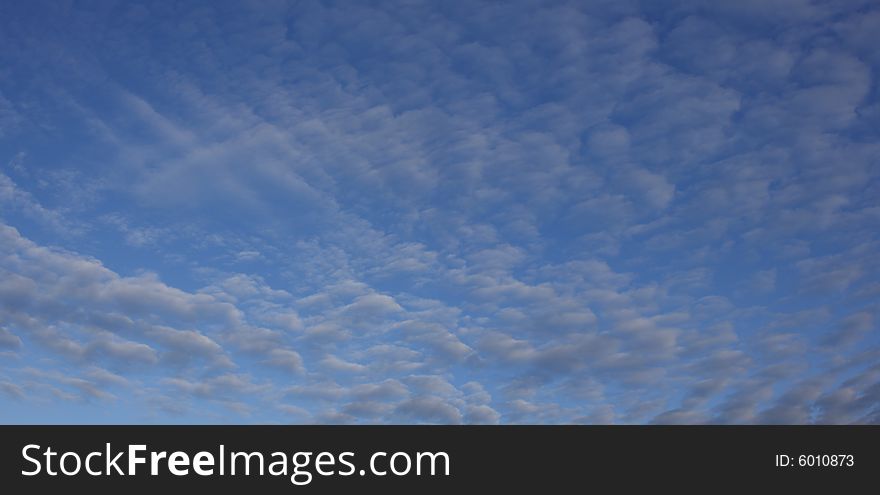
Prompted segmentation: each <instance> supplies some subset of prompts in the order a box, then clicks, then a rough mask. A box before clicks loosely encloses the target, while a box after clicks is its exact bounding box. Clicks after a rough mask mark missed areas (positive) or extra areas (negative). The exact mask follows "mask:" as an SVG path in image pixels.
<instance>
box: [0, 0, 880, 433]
mask: <svg viewBox="0 0 880 495" xmlns="http://www.w3.org/2000/svg"><path fill="white" fill-rule="evenodd" d="M877 46H880V5H877V4H876V3H874V2H870V1H860V0H851V1H807V0H774V1H768V0H746V1H737V2H692V1H661V2H657V1H646V2H637V1H626V0H623V1H617V0H615V1H578V2H571V1H540V2H536V1H477V0H467V1H457V0H451V1H443V2H435V1H417V0H398V1H379V2H366V1H365V2H319V1H298V2H285V1H250V2H249V1H210V2H201V1H186V2H136V1H129V0H125V1H115V2H114V1H79V0H71V1H66V2H61V1H51V2H49V1H40V0H34V1H28V2H2V3H0V422H4V423H138V424H139V423H211V424H215V423H220V424H223V423H246V424H257V423H260V424H262V423H321V424H324V423H403V424H411V423H418V424H421V423H443V424H447V423H449V424H482V423H490V424H495V423H498V424H512V423H530V424H531V423H551V424H560V423H564V424H569V423H590V424H608V423H615V424H649V423H662V424H674V423H685V424H704V423H713V424H714V423H722V424H752V423H760V424H767V423H787V424H802V423H834V424H844V423H880V336H878V318H880V314H878V313H880V236H878V234H880V87H878V76H880V73H878V70H880V50H878V49H877Z"/></svg>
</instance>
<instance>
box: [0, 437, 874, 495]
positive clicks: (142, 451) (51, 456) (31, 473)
mask: <svg viewBox="0 0 880 495" xmlns="http://www.w3.org/2000/svg"><path fill="white" fill-rule="evenodd" d="M0 438H2V440H0V446H2V452H0V486H3V487H15V490H14V491H7V490H4V491H5V492H6V493H51V492H50V490H52V491H55V490H58V492H55V493H62V492H61V491H62V490H75V492H76V493H117V492H124V493H155V492H156V491H157V490H174V492H173V493H188V492H184V490H221V493H227V492H228V491H229V490H233V492H235V491H241V492H242V493H295V492H306V493H340V490H344V489H355V490H367V492H366V493H413V492H414V491H415V492H417V493H425V492H429V493H431V492H443V493H449V490H467V491H466V492H462V493H470V492H473V491H476V490H483V489H489V490H491V491H492V492H493V493H494V492H500V491H507V492H513V493H524V492H527V491H530V490H548V489H552V490H554V492H556V491H563V492H582V493H583V492H589V491H591V490H593V489H599V488H601V489H602V490H603V491H605V490H608V489H615V490H626V491H631V490H635V489H639V490H646V489H647V490H660V489H663V490H666V489H672V490H676V491H677V492H679V493H680V492H681V491H682V490H686V491H689V492H690V491H694V492H696V491H700V493H705V492H707V491H714V490H717V489H730V488H737V489H752V490H759V492H763V491H765V490H769V489H784V490H792V489H800V488H809V489H811V491H812V490H813V489H815V488H816V487H818V486H824V487H827V488H829V489H834V490H835V491H837V492H841V493H848V492H850V491H853V490H854V489H856V488H859V487H867V486H872V484H875V483H876V479H877V478H876V476H877V473H878V469H880V455H878V453H880V447H878V446H880V427H878V426H455V427H449V426H3V427H0ZM53 473H54V474H53ZM81 490H82V492H81Z"/></svg>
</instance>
